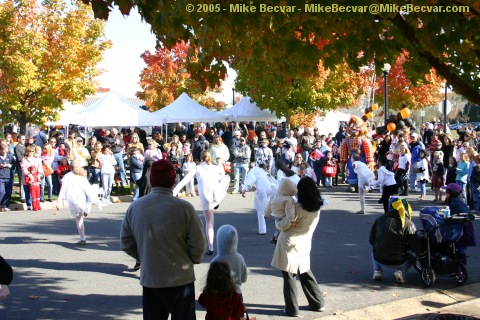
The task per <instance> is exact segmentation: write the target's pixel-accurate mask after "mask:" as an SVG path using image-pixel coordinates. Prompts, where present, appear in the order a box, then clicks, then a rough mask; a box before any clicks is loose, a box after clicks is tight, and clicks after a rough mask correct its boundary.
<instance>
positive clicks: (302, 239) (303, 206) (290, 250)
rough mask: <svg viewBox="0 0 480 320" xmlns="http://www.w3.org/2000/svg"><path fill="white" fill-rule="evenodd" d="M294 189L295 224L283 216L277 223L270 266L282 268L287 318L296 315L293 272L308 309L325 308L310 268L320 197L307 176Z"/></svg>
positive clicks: (317, 309)
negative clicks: (295, 190) (296, 192)
mask: <svg viewBox="0 0 480 320" xmlns="http://www.w3.org/2000/svg"><path fill="white" fill-rule="evenodd" d="M297 189H298V194H297V198H298V202H297V203H296V204H295V225H296V226H292V222H291V221H289V219H288V217H284V218H283V219H282V221H280V223H279V224H278V225H277V227H278V228H279V229H280V231H281V232H280V236H279V237H278V240H277V245H276V247H275V253H274V254H273V259H272V267H274V268H276V269H279V270H281V271H282V275H283V296H284V299H285V309H284V311H285V313H286V314H287V315H288V316H291V317H296V316H299V308H298V302H297V287H296V280H295V278H296V275H297V274H298V275H299V278H300V283H301V286H302V289H303V292H305V295H306V298H307V301H308V304H309V306H310V310H312V311H319V312H322V311H325V302H324V300H323V294H322V292H321V291H320V289H319V288H318V284H317V280H315V276H314V275H313V273H312V271H311V270H310V251H311V247H312V236H313V232H314V231H315V228H316V227H317V224H318V220H319V218H320V207H321V206H322V205H323V199H322V197H321V195H320V192H319V191H318V189H317V187H316V185H315V182H314V181H313V179H312V178H310V177H304V178H302V179H301V180H300V181H299V182H298V185H297Z"/></svg>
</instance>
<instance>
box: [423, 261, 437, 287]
mask: <svg viewBox="0 0 480 320" xmlns="http://www.w3.org/2000/svg"><path fill="white" fill-rule="evenodd" d="M422 281H423V284H424V285H425V287H427V288H429V287H431V286H432V285H433V284H434V283H435V272H433V269H432V267H431V266H426V267H425V268H423V269H422Z"/></svg>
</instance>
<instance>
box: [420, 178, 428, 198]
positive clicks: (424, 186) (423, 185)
mask: <svg viewBox="0 0 480 320" xmlns="http://www.w3.org/2000/svg"><path fill="white" fill-rule="evenodd" d="M418 187H419V188H420V193H421V194H422V195H426V194H427V183H426V182H421V181H418Z"/></svg>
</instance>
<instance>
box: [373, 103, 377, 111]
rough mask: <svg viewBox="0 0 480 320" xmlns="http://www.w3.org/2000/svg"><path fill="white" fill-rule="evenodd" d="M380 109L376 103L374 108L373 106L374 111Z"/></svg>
mask: <svg viewBox="0 0 480 320" xmlns="http://www.w3.org/2000/svg"><path fill="white" fill-rule="evenodd" d="M377 109H378V104H376V103H374V104H373V106H372V110H373V111H375V110H377Z"/></svg>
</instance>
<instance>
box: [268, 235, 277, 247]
mask: <svg viewBox="0 0 480 320" xmlns="http://www.w3.org/2000/svg"><path fill="white" fill-rule="evenodd" d="M270 243H271V244H273V245H276V244H277V238H275V236H273V237H271V238H270Z"/></svg>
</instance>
